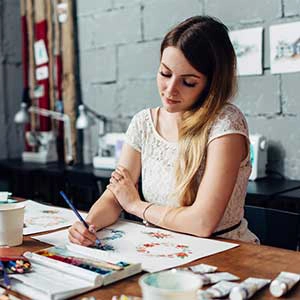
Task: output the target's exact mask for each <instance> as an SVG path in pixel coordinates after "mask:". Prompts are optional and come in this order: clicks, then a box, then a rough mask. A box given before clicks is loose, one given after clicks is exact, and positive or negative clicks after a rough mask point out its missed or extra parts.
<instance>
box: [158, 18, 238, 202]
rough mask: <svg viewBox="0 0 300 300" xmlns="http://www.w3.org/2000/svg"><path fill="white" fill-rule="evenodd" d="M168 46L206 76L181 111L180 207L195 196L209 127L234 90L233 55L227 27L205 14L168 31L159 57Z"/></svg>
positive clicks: (177, 189)
mask: <svg viewBox="0 0 300 300" xmlns="http://www.w3.org/2000/svg"><path fill="white" fill-rule="evenodd" d="M170 46H171V47H176V48H178V49H179V50H181V51H182V53H183V55H184V56H185V58H186V59H187V60H188V62H189V63H190V64H191V66H193V68H195V69H196V70H197V71H199V72H200V73H202V74H204V75H206V77H207V84H206V87H205V88H204V90H203V92H202V93H201V95H200V97H199V99H198V101H196V103H195V104H194V105H193V107H191V108H190V109H189V110H188V111H185V112H184V113H183V115H182V121H181V124H180V128H179V141H178V143H179V159H178V160H177V161H176V165H175V176H176V187H175V191H174V193H173V194H174V196H175V195H176V198H179V201H180V204H181V206H188V205H191V204H193V202H194V201H195V198H196V195H197V190H198V186H199V182H198V180H197V173H198V172H197V171H198V170H199V167H200V164H201V162H202V161H203V160H204V159H205V156H206V148H207V140H208V134H209V130H210V128H211V126H212V124H213V122H214V120H215V119H216V117H217V114H218V112H220V110H221V109H222V108H223V107H224V106H225V105H226V103H228V102H229V101H230V99H231V98H232V97H233V95H234V94H235V91H236V56H235V52H234V48H233V46H232V44H231V41H230V39H229V36H228V29H227V27H226V26H225V25H224V24H222V23H221V22H220V21H218V20H216V19H214V18H212V17H209V16H195V17H191V18H189V19H187V20H185V21H183V22H182V23H180V24H179V25H177V26H176V27H174V28H173V29H172V30H171V31H170V32H168V33H167V35H166V36H165V38H164V39H163V41H162V44H161V49H160V54H161V57H162V54H163V51H164V49H165V48H167V47H170Z"/></svg>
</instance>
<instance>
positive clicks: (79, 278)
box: [10, 247, 142, 300]
mask: <svg viewBox="0 0 300 300" xmlns="http://www.w3.org/2000/svg"><path fill="white" fill-rule="evenodd" d="M23 255H24V256H25V257H26V258H27V259H29V261H30V262H31V265H32V272H29V273H26V274H17V275H10V278H11V283H12V290H14V291H16V292H19V293H21V294H23V295H25V296H27V297H30V298H32V299H38V300H59V299H67V298H69V297H71V296H75V295H78V294H81V293H84V292H86V291H89V290H92V289H95V288H98V287H101V286H104V285H108V284H110V283H112V282H115V281H118V280H121V279H123V278H126V277H129V276H132V275H134V274H137V273H139V272H141V271H142V268H141V264H140V263H130V262H124V261H120V260H116V261H114V262H112V261H109V262H108V261H105V260H104V259H103V260H102V259H100V257H99V256H98V257H97V259H95V258H93V257H88V256H86V255H82V254H78V253H76V252H72V251H70V250H68V249H67V248H66V247H50V248H46V249H43V250H40V251H38V252H35V253H34V252H25V253H24V254H23Z"/></svg>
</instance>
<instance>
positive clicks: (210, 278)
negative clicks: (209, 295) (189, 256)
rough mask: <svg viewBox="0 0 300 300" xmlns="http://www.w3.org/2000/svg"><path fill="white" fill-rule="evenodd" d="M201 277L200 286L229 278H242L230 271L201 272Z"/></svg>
mask: <svg viewBox="0 0 300 300" xmlns="http://www.w3.org/2000/svg"><path fill="white" fill-rule="evenodd" d="M198 276H199V279H200V287H202V286H203V285H207V284H213V283H217V282H219V281H222V280H227V281H234V280H239V279H240V278H239V277H237V276H235V275H233V274H231V273H228V272H217V273H211V274H201V275H198Z"/></svg>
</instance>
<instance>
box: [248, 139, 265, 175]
mask: <svg viewBox="0 0 300 300" xmlns="http://www.w3.org/2000/svg"><path fill="white" fill-rule="evenodd" d="M250 143H251V144H250V160H251V165H252V172H251V174H250V177H249V180H256V179H258V178H262V177H266V165H267V150H268V143H267V139H266V138H265V137H264V136H262V135H260V134H251V135H250Z"/></svg>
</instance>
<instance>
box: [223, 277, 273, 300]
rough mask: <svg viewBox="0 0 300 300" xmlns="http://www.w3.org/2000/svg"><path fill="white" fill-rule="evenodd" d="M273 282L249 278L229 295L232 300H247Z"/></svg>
mask: <svg viewBox="0 0 300 300" xmlns="http://www.w3.org/2000/svg"><path fill="white" fill-rule="evenodd" d="M270 281H271V280H269V279H263V278H254V277H249V278H247V279H246V280H244V281H243V282H242V283H240V284H239V285H238V286H237V287H234V288H233V289H232V290H231V292H230V295H229V299H230V300H246V299H249V298H251V297H252V296H253V295H254V294H255V293H256V292H257V291H258V290H260V289H262V288H263V287H264V286H265V285H267V284H268V283H269V282H270Z"/></svg>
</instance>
